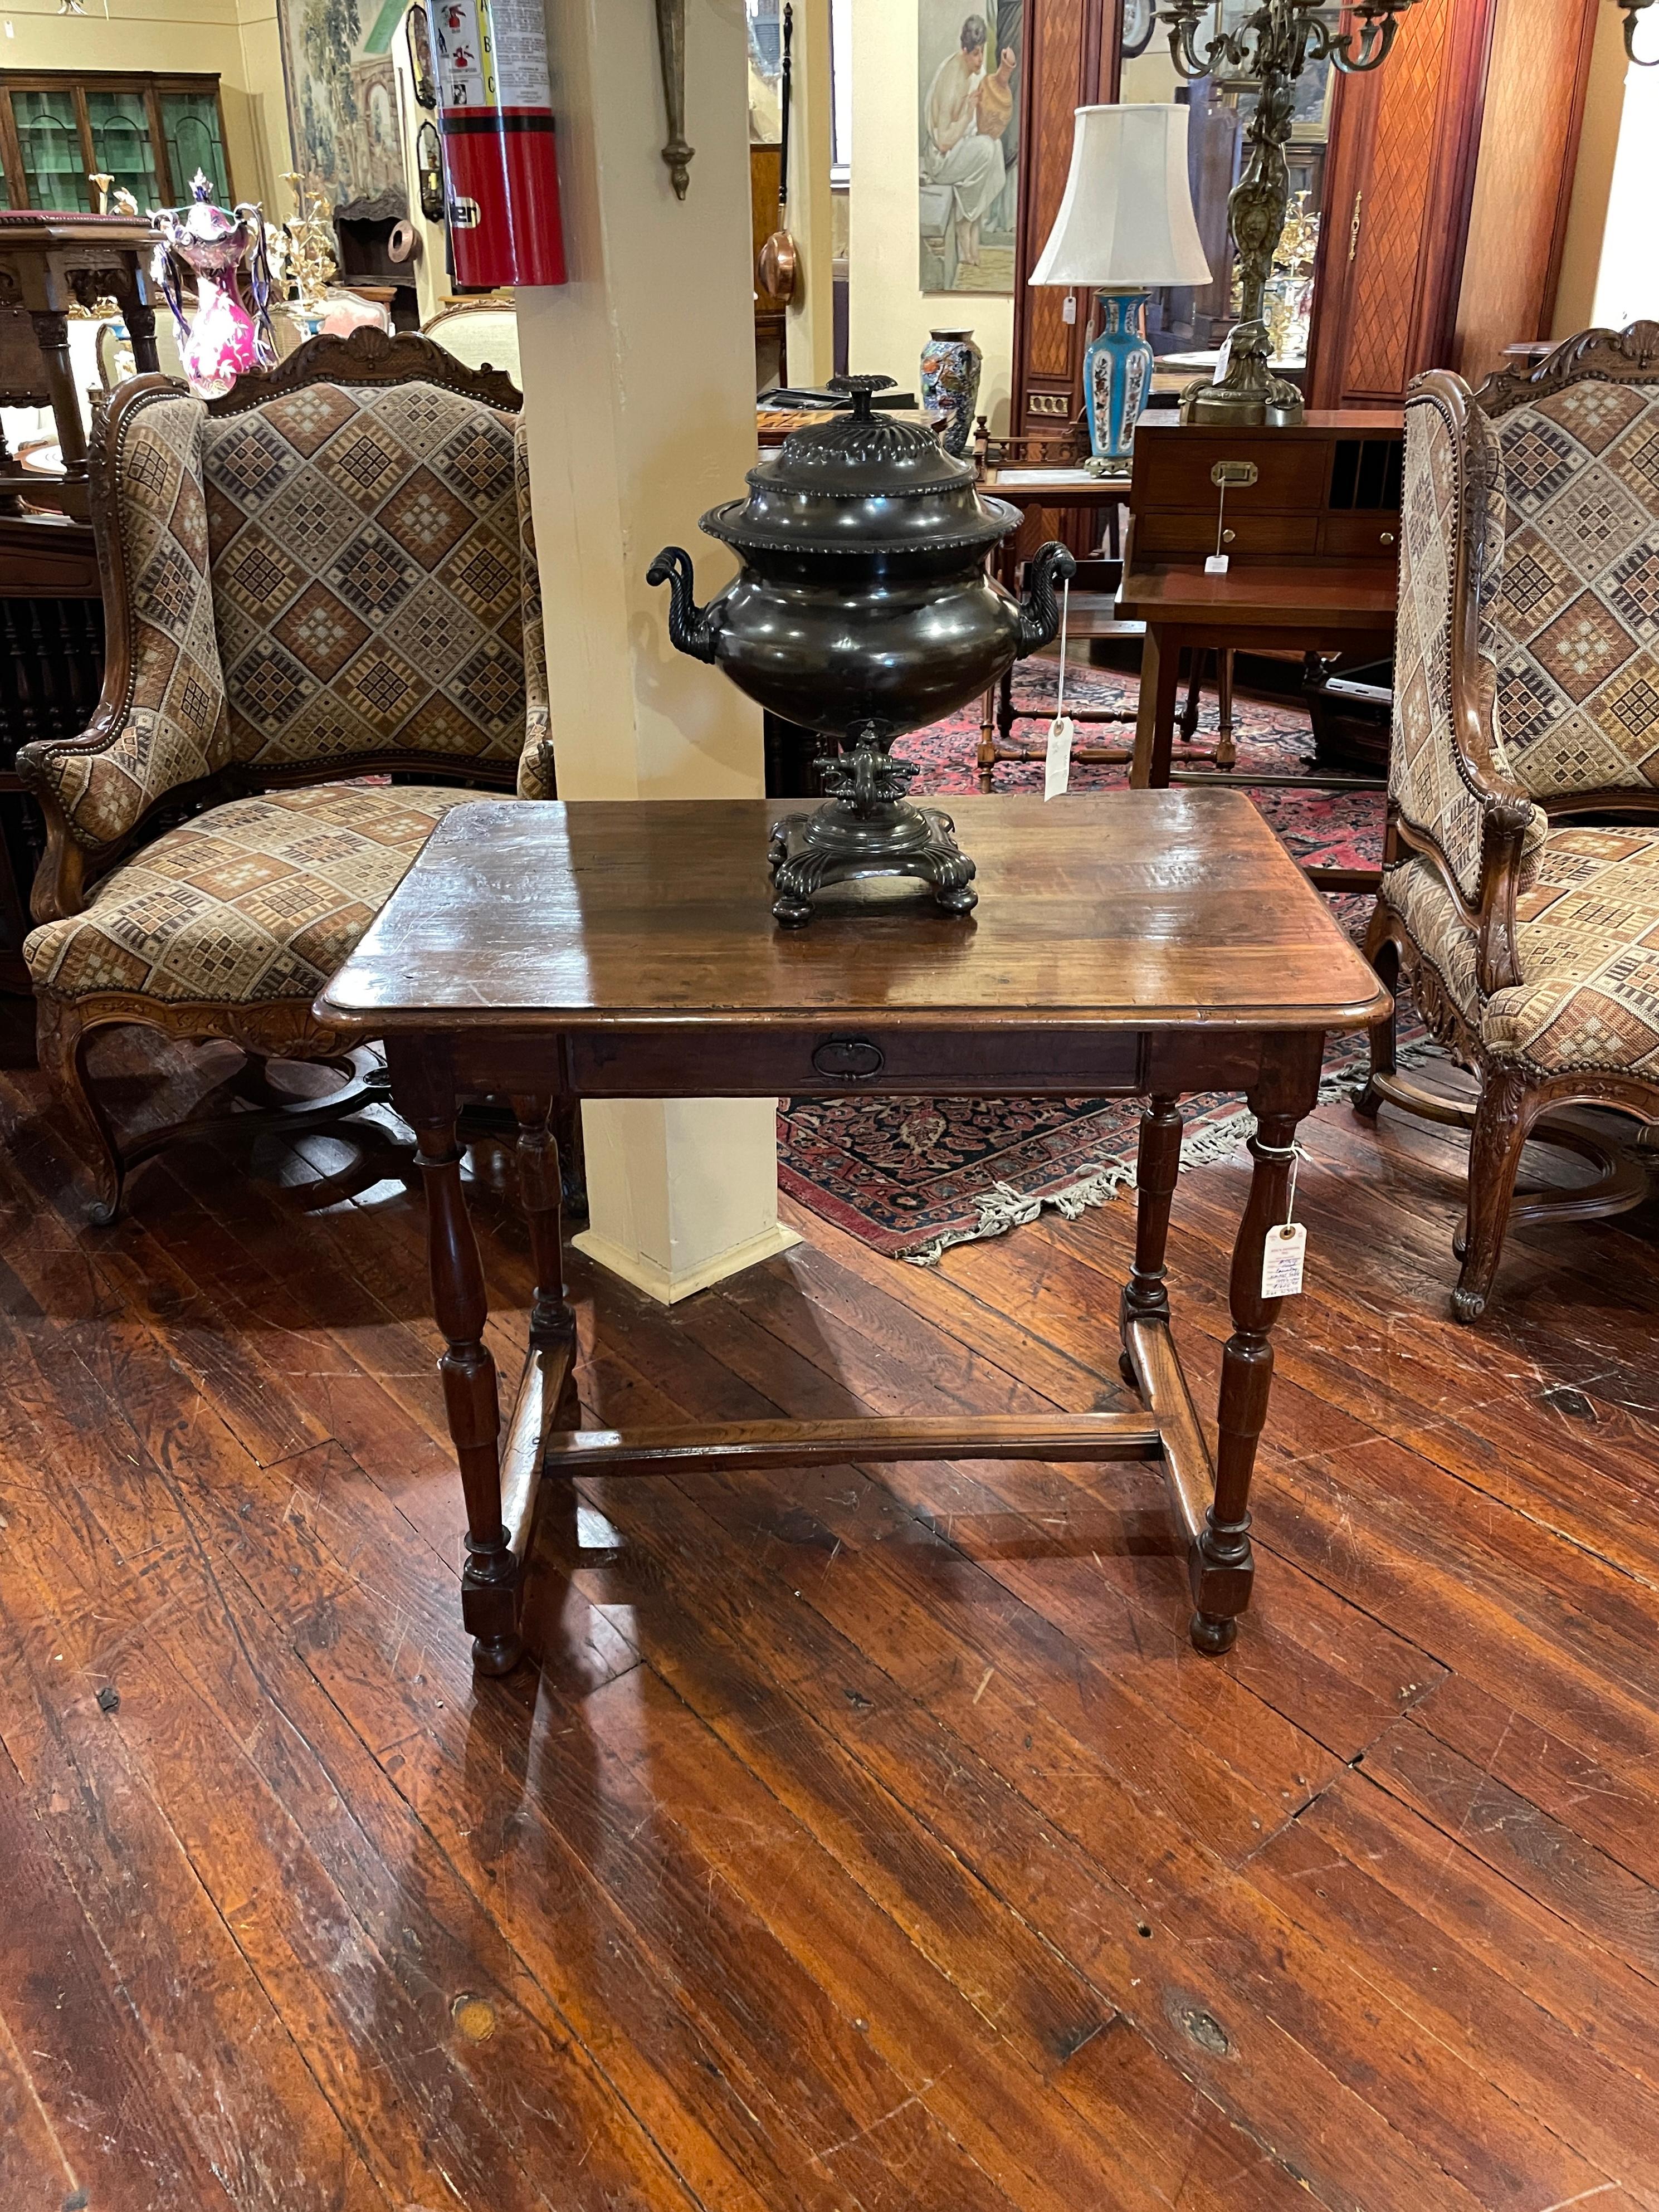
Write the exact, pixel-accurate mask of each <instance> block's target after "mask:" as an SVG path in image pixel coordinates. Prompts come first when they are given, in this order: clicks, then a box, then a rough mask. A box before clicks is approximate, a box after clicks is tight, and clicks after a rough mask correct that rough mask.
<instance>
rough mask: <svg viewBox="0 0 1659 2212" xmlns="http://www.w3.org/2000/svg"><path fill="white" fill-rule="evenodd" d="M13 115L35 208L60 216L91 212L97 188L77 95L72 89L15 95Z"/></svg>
mask: <svg viewBox="0 0 1659 2212" xmlns="http://www.w3.org/2000/svg"><path fill="white" fill-rule="evenodd" d="M11 112H12V117H13V120H14V121H15V125H16V128H17V144H18V149H19V151H20V152H21V155H22V157H23V182H24V185H25V187H26V189H27V192H28V196H29V205H30V206H31V207H37V208H50V209H52V210H55V211H56V212H58V213H78V212H83V211H85V210H88V209H89V208H90V207H91V205H92V188H91V186H90V185H88V182H87V179H86V164H85V162H84V161H83V160H82V154H81V129H80V125H79V124H78V123H77V122H76V116H75V99H74V95H73V94H71V93H70V92H69V91H67V90H64V91H58V90H53V91H52V92H15V93H13V94H12V96H11Z"/></svg>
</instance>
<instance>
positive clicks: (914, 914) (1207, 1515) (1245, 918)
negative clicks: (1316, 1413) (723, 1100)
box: [317, 790, 1389, 1673]
mask: <svg viewBox="0 0 1659 2212" xmlns="http://www.w3.org/2000/svg"><path fill="white" fill-rule="evenodd" d="M955 812H956V816H957V827H958V830H959V833H960V835H961V838H962V842H963V847H964V848H965V849H966V850H967V851H968V852H969V853H971V854H973V855H974V858H975V860H976V862H977V863H978V868H979V878H978V884H979V890H980V902H979V905H978V907H977V908H975V913H974V915H973V917H972V919H971V920H965V921H951V920H950V919H947V918H945V917H942V916H940V915H937V914H936V913H935V912H934V911H933V909H932V908H929V907H924V906H922V905H921V904H920V903H918V902H914V901H911V900H908V899H904V898H902V896H901V898H900V899H899V900H896V901H895V900H891V899H885V898H877V899H872V901H871V902H870V903H868V904H865V905H860V894H859V893H858V892H857V890H849V892H848V894H847V905H846V907H844V908H841V909H836V908H828V909H826V910H825V911H824V912H823V913H822V914H820V915H817V916H815V917H814V919H813V921H812V922H811V926H810V927H808V928H805V929H803V930H799V931H797V930H787V931H786V930H780V929H778V928H777V927H775V925H774V923H773V921H772V919H771V914H770V896H771V895H770V890H769V874H768V870H767V865H766V850H767V842H768V836H769V830H770V827H771V822H772V815H773V810H772V809H771V807H769V805H767V804H766V802H765V801H763V800H736V801H716V800H708V801H702V802H698V801H695V800H691V801H665V802H657V801H650V802H639V803H633V802H628V801H614V802H611V803H608V804H607V803H605V802H602V801H589V802H586V803H580V804H573V805H562V804H558V803H548V804H538V805H529V804H526V803H524V802H522V801H514V800H507V801H501V802H495V801H489V800H479V801H477V802H475V803H473V804H471V805H466V806H459V807H456V808H455V809H454V810H453V811H452V812H451V813H450V814H448V815H447V816H446V817H445V818H444V820H443V822H442V823H441V824H440V825H439V827H438V829H437V830H436V832H435V834H434V836H433V838H432V840H431V842H430V843H429V844H428V847H427V848H426V850H425V852H424V853H423V854H422V857H421V858H420V860H417V861H416V864H415V866H414V867H413V868H412V869H411V870H410V872H409V874H408V875H407V876H406V877H405V878H404V881H403V883H402V884H401V885H400V886H399V887H398V890H396V891H395V892H394V893H393V895H392V898H391V899H390V901H389V902H387V904H386V907H385V908H384V909H383V910H382V912H381V914H380V917H379V919H378V920H377V921H375V922H374V925H373V926H372V927H371V928H370V929H369V931H368V934H367V935H366V936H365V937H364V939H363V940H362V944H361V945H359V946H358V948H357V950H356V952H355V953H354V954H353V955H352V956H351V957H350V959H349V960H348V961H347V963H346V964H345V966H344V967H343V969H341V970H340V972H339V974H338V975H337V976H336V977H335V978H334V981H332V982H331V984H330V986H329V987H328V989H327V990H326V991H325V993H324V994H323V995H322V997H321V998H320V999H319V1000H318V1002H317V1015H318V1018H319V1020H322V1021H325V1022H327V1023H328V1024H330V1026H331V1027H336V1028H339V1029H343V1030H346V1031H348V1032H349V1033H353V1034H355V1035H356V1036H360V1037H364V1038H368V1037H384V1038H385V1039H386V1047H387V1056H388V1060H389V1063H390V1066H391V1072H392V1096H393V1097H394V1099H395V1101H396V1103H397V1105H398V1110H399V1112H400V1113H402V1114H403V1115H404V1116H405V1118H406V1119H407V1120H408V1121H410V1122H411V1123H412V1124H413V1126H414V1127H415V1129H416V1133H417V1135H418V1137H419V1139H420V1165H421V1170H422V1176H423V1179H424V1182H425V1186H426V1194H427V1205H428V1240H429V1249H430V1255H431V1262H432V1288H433V1301H434V1305H435V1310H436V1314H437V1319H438V1325H439V1328H440V1329H441V1332H442V1334H443V1336H444V1339H445V1344H446V1349H445V1351H444V1353H443V1356H442V1358H441V1360H440V1361H439V1368H440V1371H441V1375H442V1376H443V1384H444V1396H445V1402H446V1405H447V1408H448V1414H449V1426H450V1433H451V1435H452V1437H453V1439H454V1443H455V1449H456V1455H457V1457H458V1459H459V1463H460V1474H461V1484H462V1488H463V1491H464V1492H465V1498H466V1512H467V1537H466V1548H467V1564H466V1571H465V1576H464V1577H463V1582H462V1613H463V1617H464V1619H465V1624H466V1626H467V1627H468V1628H469V1629H470V1630H471V1632H472V1634H473V1637H474V1638H475V1642H474V1646H473V1650H474V1656H475V1660H476V1662H477V1665H478V1666H479V1667H480V1668H482V1669H483V1670H484V1671H486V1672H489V1673H501V1672H504V1671H505V1670H506V1669H507V1668H510V1667H511V1666H513V1663H514V1662H516V1660H517V1659H518V1658H519V1656H520V1636H519V1607H520V1590H521V1587H522V1583H523V1578H524V1564H525V1560H526V1554H527V1552H528V1549H529V1545H530V1537H531V1524H532V1516H533V1513H534V1510H535V1503H536V1497H537V1492H538V1484H539V1482H540V1480H541V1478H542V1475H543V1474H544V1472H545V1473H553V1474H566V1475H580V1474H606V1475H611V1474H646V1473H660V1472H662V1471H663V1470H665V1469H671V1468H684V1467H691V1468H714V1467H723V1468H743V1467H757V1468H758V1467H781V1468H789V1467H811V1466H823V1465H837V1464H840V1463H842V1462H872V1461H880V1460H904V1459H946V1458H957V1457H961V1458H967V1459H986V1458H998V1459H1007V1458H1013V1459H1048V1460H1123V1459H1145V1460H1157V1461H1158V1462H1161V1464H1162V1467H1163V1469H1164V1477H1165V1480H1166V1482H1167V1485H1168V1489H1169V1495H1170V1510H1171V1515H1172V1518H1173V1521H1174V1523H1175V1528H1176V1535H1177V1539H1178V1541H1180V1542H1181V1543H1182V1545H1183V1547H1185V1550H1186V1553H1187V1559H1188V1573H1189V1579H1190V1583H1191V1587H1192V1592H1193V1599H1194V1613H1193V1619H1192V1637H1193V1641H1194V1644H1196V1645H1197V1646H1198V1648H1199V1649H1200V1650H1203V1651H1210V1652H1215V1651H1223V1650H1226V1649H1227V1647H1228V1646H1229V1645H1230V1644H1231V1643H1232V1641H1233V1639H1234V1636H1235V1633H1236V1630H1237V1620H1238V1616H1239V1615H1240V1614H1241V1613H1243V1611H1244V1608H1245V1607H1246V1605H1247V1604H1248V1603H1249V1594H1250V1583H1251V1577H1252V1575H1253V1573H1254V1565H1253V1562H1252V1558H1251V1553H1250V1538H1249V1526H1250V1516H1249V1492H1250V1478H1251V1473H1252V1470H1253V1468H1254V1466H1255V1449H1256V1440H1257V1437H1259V1435H1260V1433H1261V1427H1262V1423H1263V1421H1264V1419H1265V1418H1266V1415H1267V1392H1268V1384H1269V1381H1270V1378H1271V1376H1272V1372H1273V1351H1272V1345H1271V1341H1270V1332H1271V1330H1272V1328H1273V1322H1274V1321H1275V1319H1276V1318H1277V1316H1278V1312H1279V1304H1280V1303H1281V1301H1280V1300H1279V1298H1277V1297H1265V1296H1264V1295H1263V1292H1262V1262H1263V1252H1264V1249H1265V1243H1266V1239H1267V1234H1268V1231H1270V1229H1271V1228H1272V1227H1273V1225H1274V1224H1275V1223H1278V1222H1281V1221H1282V1220H1283V1219H1284V1218H1285V1200H1286V1188H1287V1184H1288V1180H1289V1176H1290V1170H1291V1162H1292V1160H1293V1158H1294V1157H1295V1136H1296V1129H1297V1123H1298V1122H1299V1121H1300V1120H1301V1119H1302V1117H1303V1115H1304V1114H1306V1113H1307V1112H1308V1110H1309V1109H1310V1107H1311V1106H1312V1105H1313V1103H1314V1102H1315V1099H1316V1096H1317V1093H1318V1085H1319V1068H1320V1060H1321V1055H1322V1044H1323V1040H1324V1036H1325V1032H1326V1031H1327V1030H1352V1029H1361V1028H1365V1027H1368V1026H1369V1025H1370V1024H1372V1023H1374V1022H1375V1021H1376V1020H1377V1019H1378V1018H1379V1017H1380V1016H1381V1015H1383V1014H1384V1013H1385V1012H1387V1010H1388V1006H1389V998H1388V994H1387V993H1386V992H1385V991H1384V990H1383V988H1382V987H1381V985H1380V984H1379V983H1378V981H1377V980H1376V976H1375V975H1373V974H1372V972H1371V970H1370V968H1369V967H1367V965H1366V964H1365V963H1364V960H1362V959H1361V957H1360V956H1359V954H1358V952H1357V951H1355V950H1354V948H1353V946H1352V945H1351V944H1350V943H1349V942H1348V940H1347V939H1346V937H1345V936H1344V935H1343V934H1342V933H1341V931H1340V929H1338V928H1337V927H1336V925H1335V924H1334V922H1333V921H1331V920H1330V918H1329V916H1328V915H1327V913H1326V912H1325V909H1324V907H1323V905H1322V902H1321V901H1320V900H1319V898H1318V897H1317V896H1316V894H1315V893H1314V892H1313V891H1312V890H1310V888H1309V886H1308V885H1307V884H1306V883H1305V882H1304V879H1303V877H1302V874H1301V872H1300V871H1299V870H1298V869H1297V866H1296V864H1295V863H1294V861H1292V860H1291V859H1290V857H1289V855H1288V854H1286V853H1285V849H1284V848H1283V847H1282V846H1281V845H1280V844H1279V841H1278V839H1277V838H1276V837H1275V836H1273V832H1272V831H1271V830H1270V829H1268V828H1267V824H1266V823H1264V822H1263V821H1262V819H1261V816H1260V815H1259V814H1258V813H1257V812H1256V811H1255V808H1254V807H1253V806H1252V805H1250V804H1249V800H1248V799H1245V798H1243V796H1242V795H1240V794H1237V793H1219V794H1216V795H1206V796H1205V797H1203V798H1200V797H1198V796H1196V795H1195V794H1194V793H1188V792H1185V791H1180V790H1176V791H1159V792H1109V793H1092V794H1090V795H1089V796H1087V797H1073V798H1072V799H1068V800H1067V801H1066V802H1065V804H1064V805H1062V806H1059V807H1054V806H1051V807H1048V808H1046V809H1045V807H1044V806H1043V805H1042V801H1041V800H1039V799H1025V798H999V799H964V800H960V801H957V802H956V805H955ZM1217 1089H1219V1090H1232V1091H1243V1093H1244V1095H1245V1097H1247V1098H1248V1100H1249V1103H1250V1106H1251V1107H1252V1109H1254V1111H1255V1115H1256V1116H1257V1130H1256V1134H1255V1138H1254V1139H1252V1140H1251V1145H1250V1149H1251V1152H1252V1154H1253V1155H1254V1158H1255V1169H1254V1171H1253V1173H1252V1176H1251V1180H1250V1192H1249V1200H1248V1202H1247V1204H1246V1206H1245V1210H1244V1215H1243V1222H1242V1224H1241V1225H1240V1229H1239V1232H1238V1241H1237V1246H1236V1248H1235V1250H1234V1255H1233V1263H1232V1274H1231V1305H1232V1316H1233V1322H1234V1330H1233V1334H1232V1336H1231V1339H1230V1340H1229V1341H1228V1344H1227V1346H1226V1349H1225V1354H1224V1357H1223V1372H1222V1382H1221V1397H1220V1413H1219V1422H1218V1426H1219V1448H1218V1452H1217V1455H1216V1456H1215V1459H1214V1461H1213V1462H1212V1460H1211V1457H1210V1453H1209V1449H1208V1447H1207V1444H1206V1441H1205V1438H1204V1434H1203V1431H1202V1429H1201V1427H1200V1423H1199V1419H1198V1416H1197V1413H1196V1412H1195V1410H1194V1405H1193V1401H1192V1397H1191V1395H1190V1393H1189V1391H1188V1386H1187V1383H1186V1379H1185V1377H1184V1376H1183V1374H1182V1367H1181V1361H1180V1358H1179V1357H1178V1355H1177V1353H1176V1347H1175V1344H1174V1340H1173V1338H1172V1336H1171V1334H1170V1297H1169V1291H1168V1288H1167V1286H1166V1285H1165V1282H1164V1244H1165V1238H1166V1236H1167V1232H1168V1229H1169V1221H1170V1200H1171V1197H1172V1194H1173V1193H1174V1190H1175V1187H1176V1176H1177V1172H1178V1170H1179V1167H1180V1159H1181V1126H1182V1125H1181V1113H1180V1104H1179V1102H1180V1099H1181V1097H1182V1094H1183V1093H1186V1092H1192V1091H1206V1090H1217ZM929 1090H933V1091H956V1092H962V1091H969V1092H978V1093H980V1094H981V1095H983V1096H986V1097H1029V1096H1030V1095H1032V1094H1034V1093H1043V1094H1048V1095H1051V1096H1053V1095H1060V1096H1070V1097H1079V1096H1095V1095H1115V1096H1142V1097H1146V1098H1147V1099H1148V1100H1149V1103H1148V1106H1147V1108H1146V1114H1145V1116H1144V1118H1143V1120H1142V1123H1141V1137H1140V1157H1139V1200H1138V1207H1137V1220H1136V1231H1135V1257H1134V1263H1133V1272H1132V1273H1131V1276H1130V1279H1129V1282H1128V1284H1127V1286H1126V1287H1125V1289H1124V1291H1123V1294H1122V1298H1121V1306H1120V1310H1119V1313H1118V1316H1117V1325H1118V1329H1119V1333H1120V1336H1121V1346H1122V1352H1121V1366H1122V1370H1123V1373H1124V1375H1125V1376H1126V1378H1127V1380H1128V1381H1129V1382H1130V1383H1133V1385H1134V1387H1135V1388H1136V1389H1138V1391H1139V1395H1140V1399H1141V1407H1140V1409H1139V1410H1138V1411H1135V1412H1132V1413H1052V1414H1047V1415H1042V1416H1026V1415H1022V1416H1018V1417H1012V1418H1011V1417H996V1418H991V1417H986V1416H978V1415H973V1414H963V1416H961V1417H960V1418H951V1419H881V1420H864V1419H846V1420H834V1421H808V1422H793V1421H759V1422H754V1421H750V1422H737V1423H732V1424H729V1425H723V1426H720V1427H716V1428H705V1429H700V1430H671V1431H659V1430H626V1431H615V1430H608V1429H605V1430H587V1429H582V1428H580V1426H575V1425H568V1426H560V1425H558V1424H560V1423H561V1422H569V1421H571V1419H572V1417H573V1416H574V1413H575V1410H576V1409H575V1401H574V1383H573V1370H574V1358H575V1321H574V1315H573V1314H572V1312H571V1309H570V1307H569V1305H568V1304H567V1302H566V1299H565V1295H564V1290H563V1279H562V1267H561V1254H560V1227H559V1176H558V1165H557V1160H556V1153H555V1146H554V1143H553V1139H552V1137H551V1135H550V1131H549V1116H550V1109H554V1108H555V1107H556V1105H557V1104H558V1103H559V1102H560V1101H561V1100H563V1101H568V1100H570V1099H572V1098H652V1097H670V1098H671V1097H773V1096H775V1095H777V1094H779V1093H802V1092H805V1093H811V1092H817V1093H819V1094H822V1095H837V1094H844V1093H846V1092H848V1091H867V1092H871V1093H875V1092H879V1091H901V1092H915V1091H923V1092H925V1091H929ZM481 1091H494V1092H505V1093H506V1094H507V1095H508V1096H509V1097H512V1098H513V1102H514V1106H515V1110H516V1113H517V1115H518V1120H519V1126H520V1142H519V1158H520V1167H521V1170H522V1188H523V1192H524V1201H525V1206H526V1212H527V1213H528V1215H529V1219H530V1228H531V1238H532V1249H533V1253H534V1257H535V1262H536V1271H537V1283H538V1288H537V1291H536V1297H535V1304H534V1306H533V1308H532V1313H531V1326H530V1337H531V1344H530V1353H529V1358H528V1359H527V1361H526V1367H525V1370H524V1374H523V1376H522V1378H521V1379H520V1385H519V1389H518V1393H517V1396H516V1399H515V1401H514V1404H513V1410H512V1413H511V1414H510V1416H509V1418H508V1420H507V1436H506V1441H505V1443H504V1444H503V1443H502V1442H501V1414H500V1410H499V1406H498V1401H497V1395H496V1383H495V1364H494V1362H493V1361H492V1359H491V1358H490V1354H489V1349H488V1347H487V1346H486V1345H485V1342H484V1323H485V1320H486V1316H487V1302H486V1297H485V1291H484V1280H483V1268H482V1267H481V1265H480V1262H479V1257H478V1249H477V1243H476V1241H475V1239H474V1237H473V1234H472V1230H471V1224H470V1222H469V1220H468V1218H467V1212H466V1205H465V1198H464V1195H463V1192H462V1184H461V1153H460V1146H459V1142H458V1140H457V1137H456V1126H455V1125H456V1115H457V1110H458V1107H459V1100H460V1098H461V1097H462V1096H463V1095H464V1094H468V1093H477V1092H481ZM1102 1324H1103V1329H1104V1328H1109V1326H1110V1323H1109V1320H1108V1318H1107V1316H1104V1315H1103V1316H1102Z"/></svg>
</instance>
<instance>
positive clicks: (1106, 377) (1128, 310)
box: [1083, 292, 1152, 460]
mask: <svg viewBox="0 0 1659 2212" xmlns="http://www.w3.org/2000/svg"><path fill="white" fill-rule="evenodd" d="M1151 297H1152V295H1151V294H1150V293H1149V292H1102V293H1099V294H1097V298H1098V300H1099V301H1100V335H1099V336H1098V337H1096V338H1094V339H1092V340H1091V342H1090V345H1089V350H1088V351H1087V353H1085V355H1084V356H1083V396H1084V404H1085V406H1086V408H1087V410H1088V415H1089V450H1090V452H1091V453H1092V454H1093V455H1094V456H1095V458H1096V459H1097V460H1127V459H1128V458H1129V456H1130V454H1131V453H1133V451H1134V440H1135V424H1136V423H1137V422H1139V420H1140V416H1141V412H1142V410H1143V409H1144V408H1145V407H1146V399H1147V395H1148V394H1149V393H1150V392H1151V391H1152V348H1151V346H1149V345H1148V344H1147V343H1146V302H1147V301H1148V300H1149V299H1150V298H1151Z"/></svg>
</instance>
